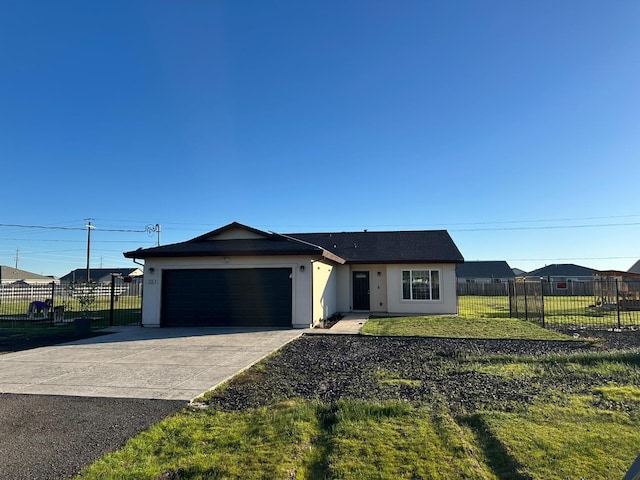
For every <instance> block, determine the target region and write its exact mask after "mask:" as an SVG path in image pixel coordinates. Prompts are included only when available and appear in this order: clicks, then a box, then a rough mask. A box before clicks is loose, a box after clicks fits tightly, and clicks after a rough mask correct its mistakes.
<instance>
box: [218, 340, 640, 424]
mask: <svg viewBox="0 0 640 480" xmlns="http://www.w3.org/2000/svg"><path fill="white" fill-rule="evenodd" d="M579 335H580V337H581V338H585V339H586V338H591V339H594V338H596V337H599V338H600V341H596V342H588V341H568V342H566V341H529V340H473V339H446V338H399V337H371V336H336V335H332V336H329V335H307V336H303V337H301V338H300V339H298V340H296V341H294V342H292V343H290V344H288V345H286V346H285V347H284V348H283V349H282V350H281V351H280V352H278V353H277V354H275V355H273V356H271V357H270V358H268V359H266V360H265V361H264V362H262V363H261V364H260V365H258V366H257V367H254V368H252V369H250V370H248V371H247V372H245V373H244V374H242V375H241V376H239V377H236V378H235V379H234V380H232V381H231V382H229V383H228V384H227V385H226V386H225V387H223V388H220V389H217V390H215V391H213V392H212V393H211V395H210V397H209V398H208V399H207V403H209V404H210V405H212V406H215V407H217V408H219V409H222V410H243V409H247V408H252V407H261V406H266V405H269V404H272V403H274V402H279V401H285V400H287V399H292V398H304V399H318V400H321V401H324V402H333V401H336V400H338V399H341V398H359V399H370V400H379V401H383V400H406V401H410V402H424V401H427V400H428V401H430V402H433V401H434V399H436V398H441V399H442V400H443V401H445V402H446V404H447V405H449V407H450V408H451V409H452V410H453V411H454V412H459V413H462V412H470V411H474V410H477V409H479V408H482V407H483V406H490V407H491V408H493V409H496V408H500V409H503V410H506V411H509V410H511V409H513V408H515V407H516V406H517V405H519V404H521V403H522V402H525V403H528V402H530V401H532V400H533V399H534V398H535V397H536V396H537V395H539V394H540V392H545V391H548V390H549V389H550V388H559V389H561V390H562V391H565V392H569V391H572V392H576V393H579V392H584V391H587V390H588V389H589V388H590V387H591V386H593V385H599V384H601V382H602V379H601V378H597V377H594V378H589V377H585V376H584V375H582V376H577V375H576V374H572V373H571V372H570V371H567V372H562V374H561V375H555V376H551V377H549V376H545V377H544V378H543V377H540V378H535V377H533V378H532V377H531V376H513V377H505V376H497V375H491V374H487V373H481V371H482V368H478V366H479V365H480V366H481V365H482V358H483V357H487V356H493V355H521V356H527V357H537V358H543V357H544V356H546V355H550V354H569V353H579V352H585V353H586V352H594V351H603V350H610V349H631V348H637V347H640V335H639V332H620V333H619V332H587V331H581V332H580V334H579ZM452 367H455V368H452ZM621 375H622V374H621ZM612 380H615V379H612ZM620 380H623V379H622V378H621V379H620Z"/></svg>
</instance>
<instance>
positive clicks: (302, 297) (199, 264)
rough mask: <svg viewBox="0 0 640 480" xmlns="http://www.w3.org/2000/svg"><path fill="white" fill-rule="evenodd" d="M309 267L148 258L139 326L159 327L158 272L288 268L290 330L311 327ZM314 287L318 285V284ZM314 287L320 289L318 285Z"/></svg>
mask: <svg viewBox="0 0 640 480" xmlns="http://www.w3.org/2000/svg"><path fill="white" fill-rule="evenodd" d="M301 266H304V267H305V268H304V271H301V270H300V267H301ZM312 266H313V263H312V259H311V258H310V257H306V256H269V257H260V256H255V257H194V258H148V259H147V260H146V262H145V268H144V295H143V299H142V325H144V326H145V327H159V326H160V312H161V307H162V305H161V304H162V272H163V271H164V270H176V269H221V268H291V275H292V279H291V281H292V306H291V308H292V322H293V325H292V326H293V327H294V328H307V327H309V326H310V325H311V323H312V312H313V298H312V275H313V273H312V270H311V269H312ZM330 277H331V275H329V277H328V278H329V279H330ZM328 281H329V280H328ZM318 283H319V284H320V283H321V282H320V281H318ZM316 287H317V288H320V287H319V285H317V286H316ZM329 298H330V297H329ZM327 305H330V304H327Z"/></svg>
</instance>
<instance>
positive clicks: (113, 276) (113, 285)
mask: <svg viewBox="0 0 640 480" xmlns="http://www.w3.org/2000/svg"><path fill="white" fill-rule="evenodd" d="M115 293H116V274H114V273H112V274H111V303H110V306H109V326H110V327H113V316H114V297H115V296H116V295H115Z"/></svg>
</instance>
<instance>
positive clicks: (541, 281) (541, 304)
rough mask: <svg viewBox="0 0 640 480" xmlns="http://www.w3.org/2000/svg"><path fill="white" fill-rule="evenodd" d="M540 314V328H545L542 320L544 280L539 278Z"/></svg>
mask: <svg viewBox="0 0 640 480" xmlns="http://www.w3.org/2000/svg"><path fill="white" fill-rule="evenodd" d="M540 307H541V309H540V315H542V328H545V321H544V280H543V279H540Z"/></svg>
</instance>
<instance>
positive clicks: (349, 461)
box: [78, 315, 640, 480]
mask: <svg viewBox="0 0 640 480" xmlns="http://www.w3.org/2000/svg"><path fill="white" fill-rule="evenodd" d="M454 324H455V328H452V325H454ZM364 327H365V329H364V330H365V333H366V334H368V335H401V336H404V335H410V336H435V337H452V336H455V337H457V338H462V337H465V338H520V339H530V340H569V341H570V340H574V339H573V337H568V336H565V335H561V334H559V333H556V332H551V331H547V330H544V329H542V328H540V327H537V326H535V325H533V324H530V323H527V322H524V321H520V320H513V319H507V318H495V317H494V318H489V317H480V318H470V317H468V316H464V315H461V316H457V317H447V316H438V317H405V318H390V319H382V318H381V319H372V320H369V321H368V322H367V323H366V324H365V326H364ZM443 361H444V360H443ZM446 361H447V362H448V363H447V365H448V367H447V368H449V369H451V371H452V372H453V373H459V374H467V373H469V372H471V373H473V374H476V375H485V376H491V377H494V378H497V379H503V380H504V381H517V382H525V383H526V384H527V385H530V386H534V387H535V391H536V392H538V393H537V396H536V397H535V399H534V400H533V401H532V402H531V403H517V404H515V406H514V404H513V402H507V401H506V399H500V398H495V399H494V400H493V403H489V404H486V403H483V404H482V406H481V407H478V408H479V410H470V411H460V412H455V413H454V412H452V411H450V410H449V409H448V406H447V402H446V401H445V400H444V398H443V397H441V396H440V395H439V394H438V393H434V395H433V396H432V397H431V399H430V400H429V401H426V402H422V403H419V404H409V403H407V402H401V401H397V402H394V401H392V402H384V403H379V402H375V401H363V400H340V401H338V402H335V403H331V404H329V403H322V402H319V401H308V400H302V399H296V398H292V399H290V400H288V401H285V402H282V403H278V404H275V405H271V406H270V407H266V408H259V409H250V410H247V411H242V412H224V411H219V410H216V409H214V408H211V409H207V410H197V411H193V410H188V409H185V410H183V411H182V412H180V413H178V414H176V415H175V416H173V417H171V418H169V419H166V420H164V421H163V422H160V423H159V424H157V425H155V426H153V427H152V428H150V429H149V430H147V431H145V432H143V433H141V434H140V435H138V436H137V437H135V438H133V439H131V440H130V441H129V442H128V443H127V444H126V445H125V446H124V447H123V448H121V449H120V450H117V451H115V452H113V453H111V454H109V455H106V456H105V457H103V458H102V459H100V460H98V461H97V462H95V463H94V464H93V465H91V466H89V467H88V468H86V469H85V470H83V471H82V472H81V474H80V475H79V477H78V478H80V479H174V478H175V479H177V478H181V479H182V478H189V479H275V480H277V479H282V480H285V479H303V480H311V479H329V478H330V479H367V480H369V479H380V480H386V479H478V480H502V479H514V480H530V479H536V480H552V479H554V480H555V479H567V480H569V479H575V480H578V479H581V478H584V479H589V480H605V479H611V478H622V476H623V475H624V473H625V472H626V470H627V469H628V467H629V466H630V465H631V463H632V462H633V460H634V459H635V457H636V456H637V455H638V453H639V452H640V432H639V431H638V429H637V425H638V422H639V420H640V353H639V352H638V351H637V350H632V351H626V352H624V351H612V352H607V351H604V352H602V351H593V352H587V353H575V354H570V355H550V356H544V357H536V358H534V357H525V356H520V355H492V356H487V355H485V356H483V355H476V356H462V357H459V358H451V359H447V360H446ZM253 370H255V372H257V373H256V374H253V375H252V374H251V372H252V371H253ZM264 370H265V366H264V364H263V363H258V364H257V365H255V366H254V367H252V369H250V370H248V371H247V372H246V374H245V375H244V376H243V380H242V381H244V382H259V381H260V378H261V375H260V374H259V373H260V372H261V371H262V372H264ZM371 375H373V376H374V379H375V381H376V382H378V383H380V384H383V385H390V386H398V387H401V388H409V389H413V388H420V387H421V386H422V381H421V380H420V379H419V378H406V377H404V376H402V375H401V374H399V373H397V372H394V371H389V370H385V369H373V370H372V372H371ZM568 378H572V379H574V381H575V379H577V381H578V383H579V385H578V387H576V385H575V384H574V385H572V386H569V384H567V386H566V387H564V386H563V387H560V388H552V389H548V388H546V387H545V385H547V384H549V381H550V380H553V382H551V383H553V384H555V385H563V382H564V381H565V379H568ZM580 379H584V383H582V384H581V385H582V386H580V381H581V380H580ZM258 385H259V383H258ZM220 394H224V392H220Z"/></svg>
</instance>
